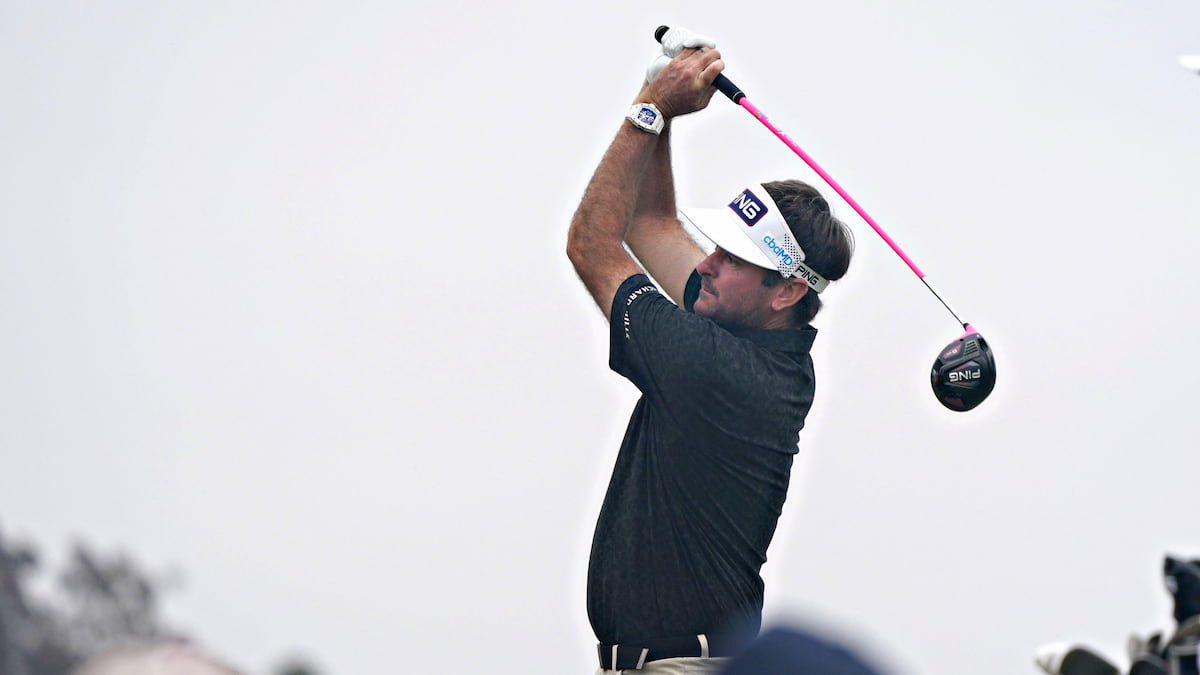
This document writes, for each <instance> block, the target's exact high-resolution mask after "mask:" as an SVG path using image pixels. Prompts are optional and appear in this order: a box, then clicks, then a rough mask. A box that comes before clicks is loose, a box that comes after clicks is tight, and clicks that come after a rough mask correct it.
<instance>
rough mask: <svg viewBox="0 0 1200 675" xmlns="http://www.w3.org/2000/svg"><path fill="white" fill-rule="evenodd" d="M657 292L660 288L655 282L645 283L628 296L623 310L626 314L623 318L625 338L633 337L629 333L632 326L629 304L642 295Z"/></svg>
mask: <svg viewBox="0 0 1200 675" xmlns="http://www.w3.org/2000/svg"><path fill="white" fill-rule="evenodd" d="M656 292H658V288H657V287H655V286H654V285H653V284H643V285H642V286H640V287H639V288H637V289H635V290H634V291H633V292H632V293H630V294H629V295H628V296H626V298H625V311H624V312H623V314H624V315H625V316H624V317H623V320H622V323H624V324H625V339H626V340H628V339H630V337H631V336H630V334H629V329H630V326H631V322H630V321H629V306H630V305H632V304H633V302H634V301H635V300H637V299H638V298H640V297H642V296H643V295H645V294H646V293H656Z"/></svg>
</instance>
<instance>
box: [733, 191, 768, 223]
mask: <svg viewBox="0 0 1200 675" xmlns="http://www.w3.org/2000/svg"><path fill="white" fill-rule="evenodd" d="M729 208H731V209H733V212H734V213H736V214H738V217H739V218H741V219H742V221H743V222H745V223H746V227H754V224H755V223H757V222H758V221H759V219H760V218H762V217H763V216H764V215H766V213H767V207H766V206H764V205H763V203H762V201H761V200H760V199H759V198H758V197H755V196H754V193H753V192H751V191H749V190H742V192H741V194H739V195H738V196H736V197H734V198H733V201H731V202H729Z"/></svg>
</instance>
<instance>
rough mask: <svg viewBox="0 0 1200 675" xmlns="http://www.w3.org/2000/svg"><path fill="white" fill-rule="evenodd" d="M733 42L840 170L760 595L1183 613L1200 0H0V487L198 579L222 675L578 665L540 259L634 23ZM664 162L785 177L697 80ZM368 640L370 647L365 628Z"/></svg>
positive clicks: (1079, 621) (1194, 470) (850, 630)
mask: <svg viewBox="0 0 1200 675" xmlns="http://www.w3.org/2000/svg"><path fill="white" fill-rule="evenodd" d="M660 23H667V24H672V25H683V26H687V27H689V28H692V29H693V30H698V31H701V32H704V33H707V34H710V35H712V36H714V37H715V38H716V39H717V42H718V46H719V47H720V48H721V50H722V53H723V54H724V56H725V59H726V63H727V70H726V73H727V74H728V75H729V76H730V77H731V78H732V79H733V80H734V81H735V82H737V83H738V84H739V85H741V86H742V88H743V89H744V90H745V91H746V92H747V93H748V95H749V96H750V98H751V100H752V101H754V102H755V103H756V104H757V105H758V106H759V107H761V108H762V109H763V110H764V111H765V112H766V113H767V114H768V115H769V116H770V117H771V119H772V120H773V121H774V122H775V123H776V124H777V125H779V126H780V127H781V128H782V129H784V130H785V131H786V132H787V133H788V134H789V135H790V136H791V137H792V138H793V139H794V140H795V141H796V142H797V143H799V144H800V145H801V146H802V147H804V148H805V149H806V150H807V151H809V152H810V153H811V154H813V155H814V156H815V157H816V158H817V159H818V161H820V162H821V163H822V164H823V165H824V167H825V168H826V169H827V170H829V171H830V172H831V173H832V174H833V175H834V176H835V177H836V178H837V179H838V180H839V182H841V183H842V185H844V186H845V187H846V188H847V189H848V190H849V191H850V193H851V194H853V195H854V196H855V197H856V198H857V199H858V201H859V202H861V203H862V204H863V205H864V206H865V207H866V208H867V209H868V211H870V212H871V214H872V215H873V216H874V217H875V218H876V219H877V220H878V221H879V222H880V223H881V224H882V225H883V226H884V227H885V228H887V229H888V231H889V233H890V234H892V236H894V237H895V238H896V239H897V241H898V242H899V243H900V245H901V246H903V247H904V248H905V250H906V251H907V252H908V253H909V254H910V255H911V256H912V257H913V258H914V259H915V260H916V261H917V263H918V264H919V265H920V266H921V267H922V268H923V269H924V270H925V272H927V273H928V274H929V275H930V278H931V279H932V280H934V281H935V282H936V283H937V284H938V286H939V287H940V288H941V290H942V291H943V292H944V294H945V295H946V296H947V297H948V299H950V301H951V302H952V303H954V305H955V307H956V309H958V310H959V312H960V313H961V314H963V315H964V317H965V318H967V319H969V320H970V321H971V322H972V323H973V324H975V325H976V326H977V327H978V328H979V330H980V331H981V332H983V334H984V335H985V336H987V338H988V339H989V341H990V343H991V344H992V346H993V348H994V350H995V353H996V357H997V362H998V371H999V379H998V384H997V387H996V390H995V392H994V393H993V395H992V397H991V398H990V399H989V400H988V401H987V402H986V403H984V404H983V405H982V406H981V407H980V408H978V409H977V410H975V411H973V412H970V413H966V414H956V413H952V412H949V411H947V410H945V409H943V408H941V407H940V405H939V404H938V403H937V402H936V400H935V399H934V398H933V396H932V394H931V392H930V391H929V385H928V368H929V366H930V364H931V363H932V361H933V359H934V357H935V356H936V354H937V352H938V350H939V349H940V348H941V347H942V346H943V345H944V344H945V343H947V342H949V341H950V340H952V339H954V338H956V337H957V336H958V335H959V333H961V330H958V328H957V326H956V325H955V323H954V321H953V319H952V318H951V317H950V316H949V314H947V313H946V312H945V311H944V310H943V309H942V308H941V306H940V305H938V303H937V302H936V300H935V299H934V298H933V297H932V296H931V295H930V294H929V293H928V292H927V291H926V290H925V289H924V287H923V286H921V284H920V283H919V282H918V281H917V280H916V278H915V277H913V275H912V274H911V273H910V272H909V270H908V269H907V268H906V267H905V266H904V265H903V264H902V263H901V262H900V261H899V259H898V258H896V257H895V256H894V255H893V254H892V253H891V252H890V251H889V250H888V249H887V248H886V247H885V246H884V244H883V243H882V242H881V241H880V240H879V239H878V238H876V237H875V235H874V234H873V233H871V232H870V230H869V229H867V228H866V226H865V225H864V224H862V223H861V222H860V221H858V220H857V219H856V218H855V217H854V214H853V213H852V212H851V211H850V210H849V209H848V208H841V209H839V213H840V214H841V215H842V216H844V217H845V218H846V219H847V220H848V221H849V222H851V223H852V225H853V226H854V227H855V228H856V233H857V239H858V251H857V254H856V259H855V263H854V266H853V267H852V269H851V274H850V276H849V277H848V278H847V279H846V280H845V281H843V282H841V283H840V284H838V285H836V286H835V287H834V289H832V290H831V291H830V292H829V293H827V307H828V309H827V310H826V311H825V312H823V313H822V315H821V316H820V317H819V318H818V321H817V325H818V326H819V328H820V329H821V335H820V337H819V338H818V342H817V345H816V349H815V354H814V356H815V360H816V362H817V368H818V376H819V383H820V384H819V391H818V400H817V404H816V406H815V408H814V409H813V411H812V413H811V415H810V417H809V423H808V428H807V429H806V431H805V433H804V434H803V436H802V439H801V446H800V456H799V458H798V460H797V464H796V470H795V474H794V477H793V485H792V491H791V494H790V497H789V501H788V504H787V507H786V510H785V514H784V518H783V520H782V522H781V524H780V527H779V530H778V534H777V536H776V539H775V543H774V545H773V547H772V550H771V559H770V560H769V562H768V563H767V565H766V567H765V568H764V574H765V577H766V580H767V598H768V599H767V603H768V620H769V621H772V620H776V621H782V620H785V619H786V620H792V619H795V618H797V617H799V618H800V619H803V620H804V621H806V622H813V623H816V624H817V625H820V626H822V627H824V629H825V630H829V631H834V632H837V633H840V634H845V635H849V636H852V637H853V639H854V640H855V641H856V642H858V643H859V644H863V645H866V646H868V647H869V648H870V649H871V650H873V652H874V653H876V654H878V655H880V657H881V660H884V661H886V662H887V663H889V664H891V666H892V670H893V671H894V672H896V673H898V674H909V675H915V674H916V673H929V674H938V673H946V674H950V673H962V672H972V673H975V674H977V675H1013V674H1015V673H1032V672H1034V666H1033V663H1032V653H1033V650H1034V649H1035V648H1037V647H1038V646H1040V645H1042V644H1044V643H1047V642H1053V641H1058V640H1080V641H1083V642H1086V643H1088V644H1092V645H1094V646H1096V647H1097V648H1099V649H1101V650H1103V651H1105V652H1107V653H1109V654H1110V655H1112V656H1113V657H1119V656H1121V654H1122V650H1123V644H1124V640H1125V637H1126V636H1127V635H1128V633H1130V632H1132V631H1139V632H1149V631H1151V630H1156V629H1165V628H1168V627H1169V622H1168V620H1169V614H1170V603H1169V601H1168V598H1167V594H1166V592H1165V591H1164V590H1163V587H1162V584H1161V576H1160V566H1161V559H1162V556H1163V555H1164V554H1165V553H1167V552H1172V553H1176V554H1180V555H1191V556H1198V555H1200V531H1198V527H1197V522H1196V512H1197V510H1196V501H1197V500H1196V497H1197V483H1196V476H1197V475H1200V452H1197V451H1196V441H1195V438H1194V437H1195V420H1196V412H1195V407H1196V400H1197V399H1196V396H1195V391H1196V384H1195V383H1196V381H1197V378H1198V377H1200V366H1198V365H1197V362H1196V359H1195V358H1194V354H1193V352H1194V349H1193V348H1194V345H1195V344H1196V339H1195V334H1194V327H1195V325H1196V312H1197V309H1198V303H1197V296H1198V294H1197V290H1196V282H1195V279H1196V272H1195V251H1196V250H1197V245H1198V244H1200V228H1198V227H1197V226H1198V225H1200V215H1198V214H1200V188H1198V186H1200V161H1198V160H1197V158H1200V78H1198V77H1196V75H1195V74H1190V73H1188V72H1187V71H1185V70H1184V69H1183V68H1181V67H1180V65H1179V63H1178V57H1179V55H1181V54H1187V53H1198V52H1200V3H1197V2H1182V1H1166V2H1137V3H1135V2H1113V1H1112V0H1087V1H1084V0H1058V1H1055V2H1045V1H1035V0H1013V1H1011V2H1004V3H996V2H977V1H974V0H967V1H964V0H925V1H923V2H919V3H917V2H895V1H890V0H889V1H884V0H871V1H868V0H845V1H842V2H821V3H816V2H811V3H796V2H782V1H779V0H771V1H768V2H739V3H728V2H723V3H718V2H713V1H712V0H698V1H692V2H686V3H685V2H650V3H635V2H606V3H594V4H587V3H585V4H584V5H579V4H577V3H563V2H550V1H548V0H538V1H530V2H521V1H517V2H507V3H484V2H479V3H472V4H469V5H465V4H458V3H434V2H411V1H408V2H399V3H394V2H355V3H333V2H327V1H324V2H317V1H303V2H259V1H255V0H249V1H241V2H219V1H208V2H188V1H184V2H172V3H156V2H142V1H129V2H108V3H94V2H0V91H2V92H3V104H2V105H0V147H2V148H3V151H2V152H0V185H3V189H2V190H0V495H3V497H2V503H0V527H2V528H3V531H4V533H5V534H6V535H8V536H25V537H28V538H32V539H34V540H36V541H38V542H40V543H41V544H42V545H43V548H44V549H46V550H47V551H48V552H50V551H61V550H63V549H65V548H66V546H67V542H69V541H70V540H71V538H72V537H75V536H81V537H84V538H86V539H87V540H88V541H90V542H92V543H93V544H94V545H95V546H96V547H98V548H100V549H108V550H115V549H120V550H126V551H129V552H131V553H133V554H134V555H135V556H136V557H137V558H138V559H139V560H141V561H143V562H144V563H145V564H146V565H147V566H149V567H152V568H155V569H158V568H165V567H169V566H175V567H178V568H179V569H181V570H182V571H183V572H184V575H185V578H186V585H185V587H184V588H183V589H182V590H181V591H179V592H177V593H175V594H174V595H173V596H172V599H171V601H170V603H169V606H168V610H169V615H168V618H169V619H170V620H171V621H172V622H173V623H174V624H175V625H177V626H179V627H181V628H182V629H184V630H186V631H188V632H189V633H191V634H192V635H193V636H195V637H196V638H197V639H198V640H199V641H200V642H201V643H202V644H203V645H205V646H206V647H207V648H209V649H210V650H212V651H213V652H214V653H216V654H218V655H220V656H223V657H225V658H227V659H228V660H229V661H231V662H233V663H234V664H236V665H238V666H239V667H241V668H244V669H245V670H247V671H248V672H251V673H265V672H266V671H268V670H269V668H270V667H271V666H272V664H273V663H274V661H275V660H276V659H278V658H279V657H280V656H281V655H282V654H285V653H287V652H290V651H292V650H300V651H302V652H303V653H307V654H309V655H311V656H312V657H313V658H314V659H315V660H316V662H317V663H319V664H320V665H322V666H323V667H324V668H325V669H326V671H327V672H328V673H329V674H330V675H350V674H362V673H392V672H439V673H475V672H482V671H486V672H500V673H543V672H544V673H572V672H573V673H590V672H592V671H593V670H594V668H595V663H594V653H595V652H594V647H593V642H592V636H591V632H590V628H589V626H588V624H587V619H586V614H585V608H584V586H585V576H586V567H587V553H588V545H589V542H590V537H591V531H592V527H593V524H594V522H595V517H596V515H597V513H598V511H599V507H600V502H601V499H602V497H603V492H604V488H605V485H606V484H607V480H608V476H609V472H610V469H611V465H612V461H613V459H614V457H615V454H616V448H617V444H618V442H619V439H620V437H621V435H622V432H623V429H624V425H625V421H626V419H627V415H628V413H629V410H630V408H631V407H632V405H633V403H634V401H635V399H636V392H635V390H634V389H633V387H632V386H631V385H629V384H628V383H626V382H625V381H624V380H621V379H620V378H619V377H618V376H617V375H615V374H613V373H611V372H610V371H609V370H608V369H607V365H606V342H605V338H606V333H605V327H604V324H603V320H602V317H601V315H600V313H599V312H598V311H597V310H596V308H595V307H594V306H593V305H592V304H591V301H590V299H589V298H588V296H587V294H586V293H585V292H584V290H583V288H582V286H581V285H580V284H579V283H578V281H577V280H576V279H575V277H574V275H573V272H572V271H571V268H570V266H569V264H568V262H567V260H566V258H565V256H564V255H563V254H562V250H563V246H564V242H565V230H566V226H567V222H568V220H569V218H570V215H571V213H572V212H573V210H574V208H575V205H576V204H577V202H578V199H579V196H580V194H581V193H582V190H583V187H584V185H585V183H586V181H587V179H588V177H589V176H590V173H591V170H592V168H593V167H594V165H595V163H596V162H597V161H598V160H599V157H600V154H601V153H602V151H603V149H604V147H605V146H606V145H607V143H608V141H609V139H610V138H611V136H612V134H613V133H615V131H616V129H617V128H618V125H619V124H621V119H622V116H623V115H624V113H625V110H626V108H627V105H628V103H630V101H631V100H632V97H633V95H634V93H635V92H636V90H637V87H638V83H639V78H640V77H641V76H642V72H643V69H644V67H645V65H646V63H647V62H648V61H649V60H650V57H651V56H652V54H653V51H654V44H653V42H652V39H651V34H652V32H653V29H654V28H655V27H656V26H657V25H659V24H660ZM675 149H676V153H675V154H676V172H677V178H678V180H679V183H680V184H679V193H680V200H681V202H682V203H685V204H694V205H698V206H711V205H715V204H719V203H722V200H725V199H728V196H729V195H730V194H732V193H733V192H736V190H737V189H739V188H741V187H742V186H743V185H744V184H745V183H748V182H751V181H759V180H770V179H775V178H782V177H792V176H794V177H800V178H806V177H808V176H809V175H810V174H808V173H807V171H806V169H805V167H804V166H803V164H802V163H801V162H800V160H799V159H797V158H796V157H795V156H794V155H792V154H791V152H790V151H789V150H788V149H787V148H786V147H785V146H784V145H783V144H781V143H779V142H778V140H776V139H775V138H774V137H773V136H771V135H770V134H769V132H767V131H766V130H765V129H764V128H762V127H761V126H760V125H758V124H757V123H756V122H754V120H753V119H752V118H751V117H750V116H749V115H748V114H746V113H745V112H744V111H742V110H741V109H739V108H737V107H735V106H733V105H731V104H729V103H728V102H727V101H725V100H724V99H714V101H713V104H712V106H711V108H710V109H709V110H707V111H705V112H703V113H700V114H698V115H695V116H693V117H691V118H687V119H682V120H680V121H679V122H678V124H677V127H676V136H675ZM397 663H400V664H402V665H399V666H398V665H397Z"/></svg>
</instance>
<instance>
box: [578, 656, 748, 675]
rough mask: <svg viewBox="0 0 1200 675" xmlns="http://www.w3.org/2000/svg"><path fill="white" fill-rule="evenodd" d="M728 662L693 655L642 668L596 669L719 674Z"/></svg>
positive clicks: (600, 673)
mask: <svg viewBox="0 0 1200 675" xmlns="http://www.w3.org/2000/svg"><path fill="white" fill-rule="evenodd" d="M727 663H729V659H727V658H711V659H706V658H702V657H699V656H693V657H686V658H678V659H663V660H661V661H651V662H650V663H647V664H646V665H644V666H642V669H641V670H603V669H601V670H597V671H596V675H614V673H625V674H626V675H639V674H640V673H645V674H646V675H717V673H719V672H721V669H722V668H723V667H725V664H727Z"/></svg>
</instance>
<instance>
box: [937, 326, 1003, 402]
mask: <svg viewBox="0 0 1200 675" xmlns="http://www.w3.org/2000/svg"><path fill="white" fill-rule="evenodd" d="M929 379H930V382H931V383H932V384H933V395H934V396H937V400H939V401H941V403H942V405H944V406H946V407H947V408H949V409H951V410H955V411H958V412H966V411H967V410H970V409H971V408H974V407H975V406H977V405H979V404H980V403H983V400H984V399H985V398H987V397H988V394H990V393H992V388H993V387H995V386H996V360H995V358H993V357H992V350H991V348H989V347H988V344H987V340H984V339H983V336H982V335H980V334H979V333H977V332H975V330H974V329H973V328H970V327H968V329H967V332H966V333H965V334H964V335H963V336H962V337H960V338H958V339H957V340H955V341H954V342H951V343H950V344H948V345H946V346H945V347H944V348H942V351H941V352H940V353H939V354H938V357H937V360H935V361H934V362H933V372H932V373H930V376H929Z"/></svg>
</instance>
